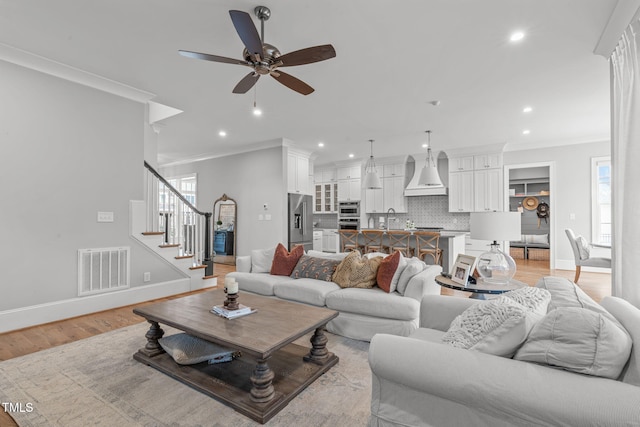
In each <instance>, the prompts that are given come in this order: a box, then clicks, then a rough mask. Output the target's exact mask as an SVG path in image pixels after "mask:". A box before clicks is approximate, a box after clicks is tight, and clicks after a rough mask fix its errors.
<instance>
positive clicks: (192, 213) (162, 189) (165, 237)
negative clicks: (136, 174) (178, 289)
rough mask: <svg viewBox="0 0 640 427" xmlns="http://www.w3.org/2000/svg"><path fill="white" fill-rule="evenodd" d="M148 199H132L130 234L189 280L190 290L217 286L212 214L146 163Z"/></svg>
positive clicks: (146, 197) (146, 195) (146, 192)
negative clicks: (189, 199) (183, 194)
mask: <svg viewBox="0 0 640 427" xmlns="http://www.w3.org/2000/svg"><path fill="white" fill-rule="evenodd" d="M144 165H145V170H146V173H145V182H146V188H145V200H144V201H142V200H135V201H131V202H130V217H131V221H130V224H131V236H132V237H133V238H135V239H136V240H138V241H139V242H141V243H142V244H143V245H145V246H146V247H147V248H149V249H150V250H152V251H153V252H155V253H156V254H158V255H159V256H160V257H162V258H163V259H164V260H166V261H167V262H168V263H170V264H171V265H172V266H173V267H174V268H175V269H176V270H178V271H179V272H181V273H182V274H183V275H184V276H185V277H187V278H189V280H190V289H191V290H197V289H202V288H207V287H215V286H217V276H216V275H215V274H214V273H213V260H212V256H211V255H212V253H213V250H212V248H213V245H212V233H211V230H212V225H211V213H209V212H201V211H199V210H198V209H197V208H196V207H195V206H193V205H192V204H191V203H190V202H189V201H188V200H187V199H186V198H184V196H182V195H181V194H180V193H179V192H178V191H177V190H176V189H175V188H174V187H173V186H172V185H171V184H169V182H167V180H166V179H164V178H163V177H162V176H160V174H159V173H158V172H156V171H155V170H154V169H153V167H151V166H150V165H149V164H148V163H147V162H145V163H144Z"/></svg>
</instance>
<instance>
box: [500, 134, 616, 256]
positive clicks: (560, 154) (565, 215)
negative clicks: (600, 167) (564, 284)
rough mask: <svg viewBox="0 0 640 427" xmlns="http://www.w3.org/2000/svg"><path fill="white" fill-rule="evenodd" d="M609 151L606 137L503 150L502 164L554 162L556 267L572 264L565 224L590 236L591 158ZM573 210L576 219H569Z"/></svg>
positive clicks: (552, 207) (586, 236)
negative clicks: (591, 141) (553, 145)
mask: <svg viewBox="0 0 640 427" xmlns="http://www.w3.org/2000/svg"><path fill="white" fill-rule="evenodd" d="M608 155H611V144H610V142H609V141H601V142H593V143H586V144H576V145H564V146H560V147H546V148H537V149H532V150H521V151H506V152H505V153H504V164H505V165H516V164H527V163H538V162H554V163H555V173H556V176H555V178H556V179H555V186H554V188H555V195H554V203H553V205H552V206H551V211H550V212H551V215H552V216H553V217H554V229H552V230H551V232H552V233H555V236H556V247H555V259H556V268H569V269H573V268H574V265H575V264H574V258H573V252H572V251H571V246H570V245H569V241H568V240H567V237H566V235H565V231H564V230H565V228H572V229H573V230H574V231H575V232H576V233H577V234H582V235H583V236H585V238H586V239H588V240H590V239H591V158H592V157H599V156H608ZM570 214H575V220H572V219H570Z"/></svg>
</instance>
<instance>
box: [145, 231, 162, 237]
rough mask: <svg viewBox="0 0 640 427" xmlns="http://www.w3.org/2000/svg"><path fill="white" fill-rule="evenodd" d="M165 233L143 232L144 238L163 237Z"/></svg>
mask: <svg viewBox="0 0 640 427" xmlns="http://www.w3.org/2000/svg"><path fill="white" fill-rule="evenodd" d="M163 234H164V231H143V232H142V235H143V236H162V235H163Z"/></svg>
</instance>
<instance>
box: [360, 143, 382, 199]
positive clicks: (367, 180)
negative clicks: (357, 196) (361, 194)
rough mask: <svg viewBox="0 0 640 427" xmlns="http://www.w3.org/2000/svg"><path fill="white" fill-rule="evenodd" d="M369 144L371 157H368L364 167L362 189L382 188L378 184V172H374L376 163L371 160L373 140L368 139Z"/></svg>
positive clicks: (379, 183) (380, 184)
mask: <svg viewBox="0 0 640 427" xmlns="http://www.w3.org/2000/svg"><path fill="white" fill-rule="evenodd" d="M369 142H370V143H371V156H369V160H367V166H366V167H365V176H364V188H366V189H377V188H382V183H381V182H380V177H378V171H377V170H376V162H375V160H373V139H370V140H369Z"/></svg>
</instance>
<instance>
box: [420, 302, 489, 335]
mask: <svg viewBox="0 0 640 427" xmlns="http://www.w3.org/2000/svg"><path fill="white" fill-rule="evenodd" d="M480 302H481V301H480V300H476V299H471V298H459V297H453V296H449V295H425V296H424V297H423V298H422V301H421V302H420V327H421V328H429V329H437V330H439V331H447V330H448V329H449V326H450V325H451V322H453V319H455V318H456V316H459V315H460V314H462V312H463V311H465V310H466V309H467V308H469V307H471V306H472V305H474V304H478V303H480Z"/></svg>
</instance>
